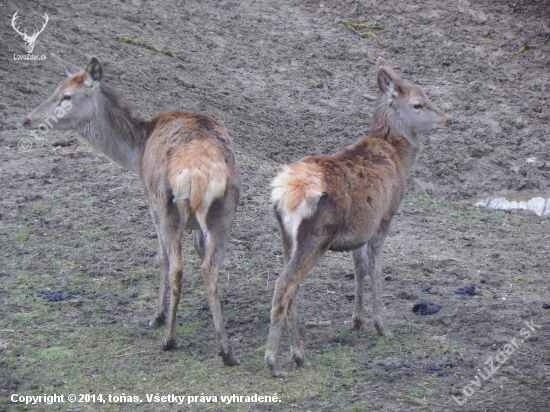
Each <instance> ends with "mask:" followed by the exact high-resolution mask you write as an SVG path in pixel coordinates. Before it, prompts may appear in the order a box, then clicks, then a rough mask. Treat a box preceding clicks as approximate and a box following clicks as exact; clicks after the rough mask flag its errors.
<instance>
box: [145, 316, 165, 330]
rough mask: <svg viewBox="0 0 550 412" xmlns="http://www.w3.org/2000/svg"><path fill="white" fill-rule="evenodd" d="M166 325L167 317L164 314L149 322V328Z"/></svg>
mask: <svg viewBox="0 0 550 412" xmlns="http://www.w3.org/2000/svg"><path fill="white" fill-rule="evenodd" d="M165 323H166V316H165V315H164V313H161V314H160V315H155V316H154V317H153V319H151V321H150V322H149V327H151V328H158V327H159V326H160V325H164V324H165Z"/></svg>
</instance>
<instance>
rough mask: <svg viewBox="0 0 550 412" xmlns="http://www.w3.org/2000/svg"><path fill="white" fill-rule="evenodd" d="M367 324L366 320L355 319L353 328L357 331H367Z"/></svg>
mask: <svg viewBox="0 0 550 412" xmlns="http://www.w3.org/2000/svg"><path fill="white" fill-rule="evenodd" d="M366 323H367V321H366V319H362V318H355V319H353V326H352V328H353V329H355V330H359V329H365V325H366Z"/></svg>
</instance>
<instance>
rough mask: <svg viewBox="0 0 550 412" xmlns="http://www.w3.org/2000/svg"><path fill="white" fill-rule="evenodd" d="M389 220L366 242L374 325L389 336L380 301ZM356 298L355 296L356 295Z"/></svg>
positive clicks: (382, 223) (383, 334)
mask: <svg viewBox="0 0 550 412" xmlns="http://www.w3.org/2000/svg"><path fill="white" fill-rule="evenodd" d="M390 221H391V220H383V221H382V222H381V223H380V227H379V228H378V232H377V233H376V235H375V236H374V237H373V238H372V239H371V240H370V241H369V242H368V244H367V250H366V252H367V253H366V254H367V258H368V272H369V274H370V277H371V283H372V308H373V310H372V315H373V319H374V327H375V328H376V331H377V332H378V334H379V335H382V336H388V337H391V336H392V334H391V332H390V329H389V327H388V324H387V321H386V318H385V316H384V312H383V309H384V304H383V302H382V279H381V278H382V249H383V248H384V241H385V240H386V236H387V234H388V230H389V227H390ZM356 299H357V297H356Z"/></svg>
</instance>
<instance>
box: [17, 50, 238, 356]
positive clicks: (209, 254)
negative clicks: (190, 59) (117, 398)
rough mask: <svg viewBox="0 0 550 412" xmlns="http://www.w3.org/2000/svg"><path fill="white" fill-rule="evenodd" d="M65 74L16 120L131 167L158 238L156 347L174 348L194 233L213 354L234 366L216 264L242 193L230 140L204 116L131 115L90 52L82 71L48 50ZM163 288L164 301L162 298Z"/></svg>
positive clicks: (174, 112)
mask: <svg viewBox="0 0 550 412" xmlns="http://www.w3.org/2000/svg"><path fill="white" fill-rule="evenodd" d="M52 57H53V59H54V60H55V61H56V62H57V63H58V64H59V65H61V66H62V67H63V68H64V70H65V74H66V75H67V79H66V80H65V81H64V82H63V83H61V85H60V86H59V87H58V88H57V89H56V90H55V92H54V93H53V94H52V95H51V96H50V97H49V98H48V99H47V100H45V101H44V102H43V103H42V104H40V105H39V106H38V107H37V108H36V109H34V110H33V111H32V112H31V113H30V114H28V115H27V116H26V117H25V119H24V122H23V125H24V127H25V128H27V129H30V130H34V129H37V128H42V127H44V122H48V124H49V125H51V126H52V127H51V128H53V129H58V130H76V131H78V132H79V134H80V136H81V137H82V138H83V139H84V141H85V142H86V143H87V144H88V145H90V146H91V147H92V148H93V149H94V150H95V151H97V152H99V153H101V154H103V155H105V156H106V157H108V158H109V159H111V160H112V161H114V162H115V163H117V164H119V165H120V166H122V167H123V168H124V169H127V170H130V171H133V172H135V173H136V174H137V175H138V176H139V178H140V180H141V184H142V186H143V189H144V192H145V195H146V198H147V203H148V205H149V209H150V213H151V217H152V219H153V223H154V226H155V229H156V233H157V238H158V257H159V261H160V273H159V278H160V283H159V290H158V300H157V304H156V309H155V312H154V314H153V317H152V319H151V321H150V322H149V325H150V326H151V327H156V326H159V325H162V324H164V323H165V322H167V327H166V330H165V333H164V336H163V339H162V343H161V348H162V349H163V350H169V349H171V348H173V347H175V346H176V333H175V322H176V311H177V307H178V303H179V300H180V295H181V288H182V276H183V275H182V268H181V262H180V259H181V246H182V233H183V231H186V230H191V231H192V232H193V244H194V248H195V251H196V252H197V254H198V256H199V258H200V260H201V273H202V278H203V281H204V287H205V289H206V295H207V299H208V304H209V306H210V310H211V313H212V317H213V320H214V329H215V336H216V342H217V348H218V355H219V356H221V357H222V359H223V362H224V364H225V365H228V366H233V365H238V364H239V363H240V361H239V360H238V359H237V357H236V356H235V354H234V352H233V349H232V346H231V345H230V342H229V340H228V337H227V334H226V331H225V327H224V322H223V317H222V311H221V305H220V297H219V293H218V278H219V274H218V269H219V266H220V263H221V261H222V259H223V257H224V254H225V252H226V250H227V247H228V243H229V239H230V229H231V226H232V224H233V220H234V216H235V211H236V208H237V204H238V201H239V194H240V190H241V176H240V172H239V169H238V165H237V163H236V160H235V150H234V147H233V139H232V138H231V136H230V135H229V133H228V132H227V130H226V128H225V126H224V125H222V124H221V123H219V122H217V121H216V120H214V119H212V118H211V117H209V116H207V115H204V114H201V113H197V112H187V111H178V110H172V111H166V112H162V113H160V114H158V115H156V116H154V117H153V118H152V119H151V120H148V121H147V120H144V119H142V118H140V117H136V116H134V115H133V114H132V112H131V111H130V109H129V107H128V106H127V105H126V104H125V103H123V102H122V101H121V99H120V97H119V95H118V93H117V92H116V91H115V90H114V89H112V88H111V87H110V86H109V85H107V84H105V83H104V82H103V81H102V79H103V68H102V65H101V63H100V61H99V60H98V59H97V57H91V58H90V59H89V61H88V63H87V64H86V67H85V68H84V69H81V68H79V67H77V66H75V65H74V64H72V63H69V62H68V61H66V60H64V59H62V58H60V57H58V56H55V55H52ZM167 289H169V297H170V299H169V304H168V299H167Z"/></svg>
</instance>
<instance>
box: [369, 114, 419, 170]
mask: <svg viewBox="0 0 550 412" xmlns="http://www.w3.org/2000/svg"><path fill="white" fill-rule="evenodd" d="M370 135H371V136H374V137H377V138H380V139H383V140H385V141H387V142H388V143H390V144H391V145H392V146H394V147H395V148H396V149H397V153H398V156H399V158H400V159H401V161H402V162H403V165H404V166H405V171H406V175H408V174H409V173H410V172H411V171H412V168H413V167H414V165H415V163H416V159H417V158H418V155H419V153H420V150H421V148H422V144H421V143H420V139H419V138H418V136H417V135H416V133H414V132H413V131H412V130H411V129H410V128H409V127H407V125H406V123H405V122H404V121H403V119H401V117H400V116H399V113H396V112H395V111H393V110H392V108H391V107H389V106H388V105H385V104H379V105H378V107H377V108H376V110H375V112H374V116H373V122H372V126H371V133H370Z"/></svg>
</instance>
